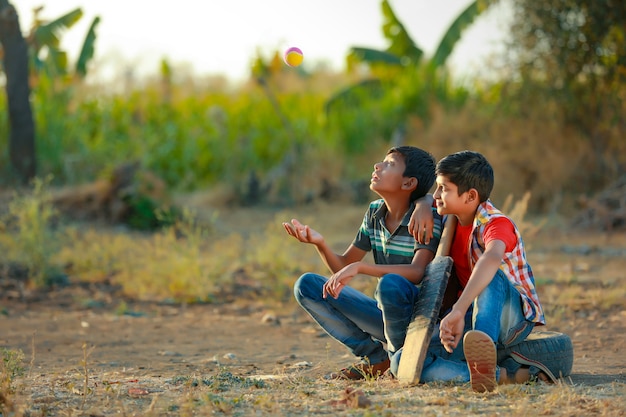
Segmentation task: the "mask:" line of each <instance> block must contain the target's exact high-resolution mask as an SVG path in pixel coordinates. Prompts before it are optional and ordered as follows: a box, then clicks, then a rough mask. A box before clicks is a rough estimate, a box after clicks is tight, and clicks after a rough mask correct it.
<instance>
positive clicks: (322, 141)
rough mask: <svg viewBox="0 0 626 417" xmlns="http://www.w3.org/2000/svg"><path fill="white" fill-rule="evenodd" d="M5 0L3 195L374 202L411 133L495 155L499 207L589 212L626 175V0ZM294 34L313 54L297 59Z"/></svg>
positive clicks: (447, 149)
mask: <svg viewBox="0 0 626 417" xmlns="http://www.w3.org/2000/svg"><path fill="white" fill-rule="evenodd" d="M12 8H13V9H14V10H15V12H16V14H15V15H12V14H11V13H7V10H9V11H10V10H13V9H12ZM0 9H2V10H3V18H2V29H1V30H0V32H2V33H1V34H0V36H1V39H0V40H1V41H2V47H3V62H4V74H3V84H4V85H5V87H6V92H7V94H2V95H1V96H0V109H1V111H0V131H1V132H4V133H3V134H2V135H1V136H0V148H1V149H3V152H2V153H1V154H0V174H1V175H0V187H1V188H2V189H5V190H12V189H14V188H15V187H17V186H21V185H26V184H29V183H31V182H32V180H33V179H34V178H47V179H48V181H49V182H50V183H51V184H52V185H53V186H55V187H74V190H75V194H76V196H75V199H80V198H83V199H88V198H92V199H93V193H97V191H94V189H90V191H89V192H90V193H91V194H90V197H89V196H88V197H85V196H84V194H81V193H85V188H84V187H82V188H80V187H81V186H83V185H85V184H94V183H96V182H98V181H100V182H101V181H109V182H113V183H115V182H116V181H117V183H116V184H118V185H119V187H118V191H119V189H120V188H123V187H121V185H120V184H123V185H126V186H127V185H128V184H133V186H134V188H133V193H134V194H133V196H134V197H136V198H134V199H133V204H135V203H137V202H139V201H140V202H142V204H146V201H148V202H149V204H148V206H149V207H151V208H153V207H158V206H160V205H162V204H166V203H167V202H168V201H171V199H172V196H173V195H187V196H188V195H190V194H193V193H199V192H202V193H205V194H206V195H211V196H212V197H210V198H209V197H207V200H206V201H208V204H211V205H215V206H229V207H230V206H270V207H285V206H294V205H300V204H306V203H310V202H312V201H328V202H346V203H362V202H364V201H368V200H369V199H371V198H372V197H373V195H372V194H371V193H370V192H369V190H368V188H367V184H368V181H369V177H370V173H371V169H372V168H371V167H372V164H373V162H374V161H377V160H378V159H380V158H382V156H384V154H385V152H386V150H387V149H388V148H389V147H391V146H394V145H399V144H410V145H415V146H419V147H422V148H424V149H427V150H429V151H430V152H432V153H433V155H434V156H435V157H436V158H437V159H440V158H442V157H443V156H445V155H446V154H448V153H451V152H455V151H458V150H462V149H473V150H476V151H479V152H482V153H484V154H485V155H486V156H487V157H488V158H489V160H490V161H491V163H492V165H493V166H494V169H495V172H496V187H495V190H494V194H493V199H494V201H495V202H496V204H502V203H503V202H504V201H505V199H506V198H507V197H509V196H514V198H516V199H519V198H522V196H524V195H528V210H529V211H530V212H532V213H537V214H559V215H563V216H574V215H576V213H578V212H579V211H580V210H583V209H589V207H590V204H591V203H590V201H592V199H593V198H594V196H597V195H598V194H599V193H601V192H602V191H603V190H605V189H607V187H611V186H612V184H615V182H616V181H620V178H622V179H623V178H624V173H625V167H626V140H625V139H624V134H625V133H626V103H625V100H624V99H625V98H626V83H625V81H626V3H624V2H623V1H617V0H594V1H591V0H545V1H541V2H536V1H532V0H500V1H497V0H476V1H467V0H450V1H444V2H437V3H436V4H434V3H432V2H415V1H409V0H395V1H394V0H383V1H380V0H367V1H357V0H342V1H339V2H338V1H334V2H331V1H316V2H298V3H294V2H289V1H286V0H271V1H264V2H254V1H246V0H237V1H230V2H217V1H209V2H202V3H199V2H194V1H190V0H181V1H178V2H176V3H173V4H167V5H165V3H159V2H149V1H139V0H135V1H132V2H121V1H109V2H81V1H80V0H63V1H55V2H41V1H34V0H22V1H20V2H10V1H6V0H2V1H0ZM289 46H298V47H300V48H301V49H302V50H303V51H304V63H303V64H302V65H301V66H300V67H297V68H291V67H288V66H286V65H285V64H284V62H283V57H282V54H283V51H284V50H285V49H286V48H287V47H289ZM622 181H623V180H622ZM107 190H108V191H107V192H110V187H109V188H107ZM126 191H128V187H126ZM66 197H67V196H66ZM101 200H102V201H104V200H105V197H102V198H101ZM126 201H128V199H127V200H126ZM85 204H86V203H85ZM137 204H139V203H137ZM617 204H618V205H620V207H621V208H623V207H624V205H626V204H625V203H620V202H619V198H618V203H617ZM618 221H621V220H619V219H617V220H616V222H618Z"/></svg>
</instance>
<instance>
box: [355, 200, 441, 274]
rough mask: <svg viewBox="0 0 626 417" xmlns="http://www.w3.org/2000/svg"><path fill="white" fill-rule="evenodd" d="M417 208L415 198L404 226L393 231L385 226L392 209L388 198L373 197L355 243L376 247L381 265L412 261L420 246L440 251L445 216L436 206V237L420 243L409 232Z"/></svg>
mask: <svg viewBox="0 0 626 417" xmlns="http://www.w3.org/2000/svg"><path fill="white" fill-rule="evenodd" d="M414 209H415V203H414V202H413V203H411V206H410V207H409V209H408V210H407V212H406V214H405V215H404V218H403V219H402V223H401V224H400V226H398V228H397V229H396V230H395V231H393V232H390V231H389V230H387V228H386V227H385V215H386V214H387V211H388V210H387V206H386V205H385V201H384V200H383V199H382V198H381V199H379V200H375V201H372V202H371V203H370V205H369V208H368V210H367V212H366V213H365V216H363V223H362V224H361V227H360V228H359V231H358V232H357V234H356V237H355V238H354V241H353V242H352V244H353V245H354V246H356V247H357V248H359V249H362V250H364V251H367V252H369V251H372V255H373V256H374V262H375V263H377V264H380V265H397V264H410V263H411V261H412V260H413V256H414V255H415V251H417V250H418V249H428V250H430V251H432V252H433V253H435V252H437V245H438V244H439V239H440V238H441V216H440V215H439V214H438V213H437V210H436V209H435V208H433V216H434V220H435V229H434V231H433V235H434V237H433V239H431V240H430V243H429V244H428V245H424V244H420V243H417V241H416V240H415V238H414V237H413V236H412V235H411V234H410V233H409V221H410V220H411V214H412V213H413V210H414Z"/></svg>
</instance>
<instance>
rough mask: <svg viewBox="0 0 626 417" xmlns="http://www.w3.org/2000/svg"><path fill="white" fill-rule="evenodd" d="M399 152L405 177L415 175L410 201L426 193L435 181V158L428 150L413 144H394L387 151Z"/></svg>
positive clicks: (388, 152)
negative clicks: (414, 186)
mask: <svg viewBox="0 0 626 417" xmlns="http://www.w3.org/2000/svg"><path fill="white" fill-rule="evenodd" d="M394 152H396V153H399V154H400V155H402V156H403V157H404V165H405V167H406V168H405V169H404V173H403V174H402V175H403V176H405V177H415V179H417V187H416V188H415V190H413V192H412V193H411V201H413V200H417V199H418V198H420V197H423V196H425V195H426V193H427V192H428V190H430V188H431V187H432V186H433V184H434V183H435V158H434V157H433V156H432V155H431V154H430V153H428V152H426V151H424V150H422V149H420V148H416V147H415V146H396V147H394V148H391V149H389V151H387V155H389V154H390V153H394Z"/></svg>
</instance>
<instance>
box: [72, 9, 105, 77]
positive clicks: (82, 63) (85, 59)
mask: <svg viewBox="0 0 626 417" xmlns="http://www.w3.org/2000/svg"><path fill="white" fill-rule="evenodd" d="M99 23H100V17H99V16H96V18H95V19H93V22H91V26H90V27H89V31H87V36H85V42H83V47H82V48H81V51H80V55H79V56H78V60H77V61H76V74H77V75H79V76H80V77H84V76H85V75H87V64H88V63H89V61H91V59H92V58H93V54H94V45H95V43H96V26H98V24H99Z"/></svg>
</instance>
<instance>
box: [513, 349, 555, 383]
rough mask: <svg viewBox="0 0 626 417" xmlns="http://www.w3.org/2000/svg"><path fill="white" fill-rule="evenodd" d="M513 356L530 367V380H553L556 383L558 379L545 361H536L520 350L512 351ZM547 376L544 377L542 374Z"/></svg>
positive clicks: (516, 360)
mask: <svg viewBox="0 0 626 417" xmlns="http://www.w3.org/2000/svg"><path fill="white" fill-rule="evenodd" d="M511 358H513V360H514V361H515V362H517V363H519V364H521V365H526V366H528V367H529V372H530V380H529V382H538V381H543V382H551V383H556V382H557V379H556V377H555V376H554V374H553V373H552V372H551V371H550V369H548V367H547V366H545V365H544V364H543V363H541V362H539V361H536V360H534V359H530V358H528V357H526V356H524V355H522V354H521V353H519V352H511ZM541 374H543V375H545V377H542V375H541Z"/></svg>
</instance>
